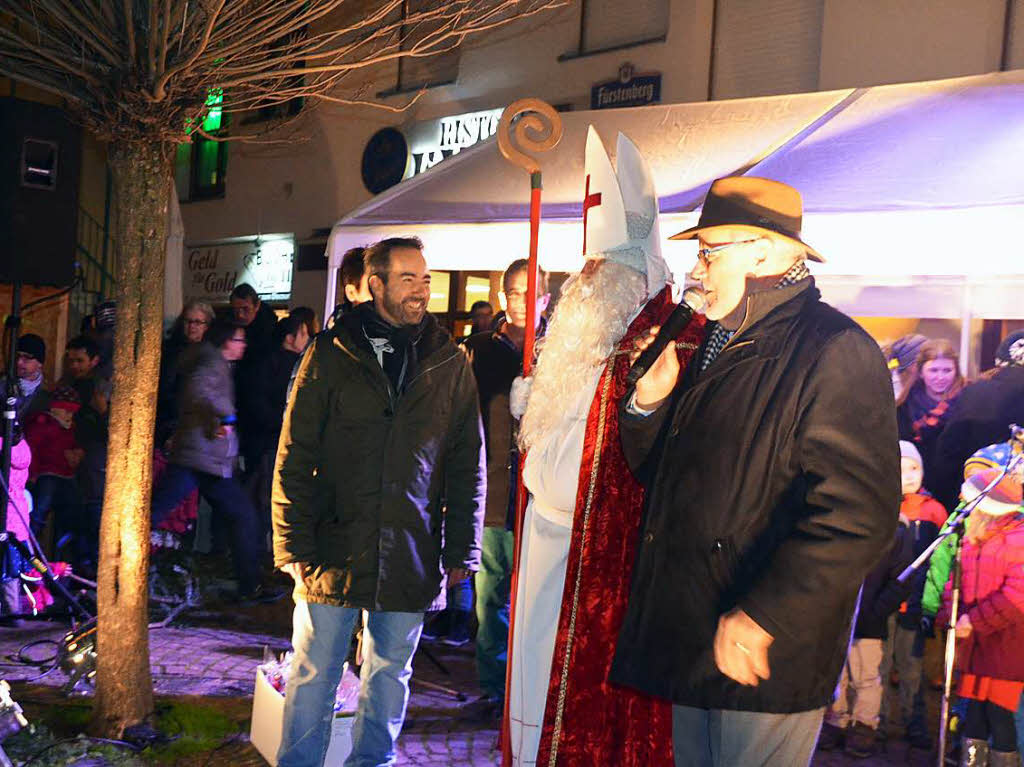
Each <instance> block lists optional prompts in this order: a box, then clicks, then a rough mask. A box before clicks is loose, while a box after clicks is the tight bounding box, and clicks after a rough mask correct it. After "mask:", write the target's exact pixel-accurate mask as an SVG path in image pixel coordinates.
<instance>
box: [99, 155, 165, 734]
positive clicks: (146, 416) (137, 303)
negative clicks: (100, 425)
mask: <svg viewBox="0 0 1024 767" xmlns="http://www.w3.org/2000/svg"><path fill="white" fill-rule="evenodd" d="M172 150H173V145H171V144H169V143H167V142H166V141H163V140H159V139H157V140H154V141H151V142H149V143H144V142H137V143H135V142H133V143H127V142H125V143H122V144H119V145H113V144H112V145H111V147H110V155H109V162H110V168H111V173H112V175H113V180H114V212H115V225H114V227H115V228H114V246H115V247H116V248H117V293H116V297H117V331H116V336H115V340H114V380H113V396H112V397H111V408H110V442H109V448H108V457H107V483H106V491H105V493H104V497H103V521H102V524H101V525H100V561H99V595H98V607H99V623H98V631H97V651H98V652H97V660H96V707H95V711H94V715H93V726H94V729H95V730H96V731H98V732H102V733H103V734H105V735H107V736H112V737H120V735H121V733H122V732H123V731H124V729H125V727H128V726H130V725H133V724H137V723H139V722H142V721H143V720H145V719H146V718H147V717H148V716H149V715H150V714H151V713H152V711H153V688H152V680H151V677H150V670H149V630H148V628H147V624H148V621H149V611H148V603H147V590H148V589H147V585H148V584H147V580H148V569H149V509H150V495H151V485H152V468H153V425H154V420H155V417H156V393H157V384H158V382H159V377H160V376H159V372H160V338H161V322H162V315H163V294H164V284H163V283H164V260H165V255H166V247H167V245H166V242H167V209H168V204H169V199H168V198H169V190H170V173H171V164H170V158H171V152H172Z"/></svg>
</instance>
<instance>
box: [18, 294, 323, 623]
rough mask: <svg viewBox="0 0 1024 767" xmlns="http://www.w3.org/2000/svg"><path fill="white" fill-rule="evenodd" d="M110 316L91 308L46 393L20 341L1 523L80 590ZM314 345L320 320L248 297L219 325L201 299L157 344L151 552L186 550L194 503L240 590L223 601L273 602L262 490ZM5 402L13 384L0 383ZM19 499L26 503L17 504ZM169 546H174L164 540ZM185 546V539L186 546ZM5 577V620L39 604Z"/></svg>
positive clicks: (32, 356)
mask: <svg viewBox="0 0 1024 767" xmlns="http://www.w3.org/2000/svg"><path fill="white" fill-rule="evenodd" d="M116 318H117V313H116V306H115V305H114V303H113V302H103V303H101V304H99V305H98V306H97V307H96V309H95V311H94V312H93V314H91V315H90V316H89V317H87V318H86V319H85V320H84V321H83V322H82V333H81V335H79V336H77V337H75V338H73V339H71V340H70V341H69V342H68V343H67V345H66V347H65V349H64V359H63V375H62V376H61V377H60V379H59V380H57V381H52V382H51V381H47V380H46V379H45V375H44V366H45V364H46V360H47V353H48V350H47V348H46V344H45V342H44V340H43V339H42V338H41V337H40V336H39V335H36V334H33V333H26V334H24V335H22V336H20V338H19V339H18V342H17V362H16V370H17V373H16V376H17V382H16V383H17V390H16V392H15V398H16V403H17V404H16V416H17V417H16V424H17V432H16V436H17V438H18V439H17V444H16V445H15V446H14V460H13V461H12V480H13V484H14V485H16V486H17V487H16V489H15V488H14V487H12V489H13V490H15V491H14V492H12V497H13V498H14V501H13V502H12V503H11V505H10V506H9V512H8V525H9V529H10V530H11V531H12V532H14V534H15V536H16V537H17V538H19V540H23V541H28V540H29V538H30V537H34V538H35V544H34V545H38V546H40V547H41V549H42V550H43V552H44V553H45V554H46V555H47V556H48V557H49V558H50V559H51V560H55V561H62V562H66V563H67V564H69V565H70V567H71V568H72V571H73V572H75V573H76V574H77V575H79V576H80V577H82V578H85V579H86V580H90V579H93V578H95V573H96V566H97V558H98V548H99V527H100V516H101V513H102V506H103V491H104V485H105V472H106V458H107V429H108V420H109V409H110V403H111V400H112V398H114V397H115V396H116V393H115V392H113V390H112V385H111V379H112V374H113V337H114V329H115V327H116ZM316 333H317V327H316V319H315V313H314V312H313V310H312V309H309V308H306V307H298V308H295V309H293V310H292V311H291V312H290V313H289V314H288V315H287V316H284V317H282V318H280V319H278V317H277V316H276V313H275V312H274V311H273V309H271V308H270V307H269V306H268V305H266V304H264V303H263V302H262V301H261V300H260V298H259V296H258V295H257V294H256V291H255V290H254V289H253V288H252V286H250V285H248V284H244V283H243V284H240V285H238V286H237V287H236V288H235V289H234V291H233V292H232V294H231V298H230V312H229V313H225V314H224V316H218V315H217V314H216V313H215V311H214V309H213V307H212V306H210V305H209V304H208V303H206V302H203V301H193V302H190V303H189V304H188V305H186V306H185V308H184V310H183V311H182V312H181V314H180V315H179V316H178V317H177V319H176V320H175V322H174V323H173V325H172V327H171V328H170V330H169V332H168V334H167V338H166V340H165V341H164V343H163V348H162V357H161V366H160V381H159V389H158V396H157V407H156V410H157V412H156V423H155V430H154V444H155V450H154V456H153V460H154V488H153V495H152V523H153V530H154V533H155V534H154V544H155V545H157V546H158V547H166V546H168V545H170V546H174V547H178V546H180V545H182V542H181V538H180V537H181V536H182V535H185V534H191V533H194V532H195V526H196V518H197V513H198V508H199V503H198V502H199V498H200V497H201V498H204V499H205V500H206V501H207V503H208V504H209V506H210V509H211V515H212V520H211V521H212V527H213V532H214V534H213V539H214V546H215V547H219V546H220V545H221V542H222V541H227V544H228V548H230V557H231V562H232V565H233V568H234V573H235V578H236V580H237V584H238V585H237V591H236V592H233V593H230V596H233V597H237V598H240V599H242V600H247V599H248V600H261V601H262V600H268V599H273V598H276V597H278V596H281V595H282V592H281V591H280V590H279V589H274V588H272V587H271V586H269V585H268V584H269V580H268V577H269V575H270V572H271V567H270V537H269V534H270V492H271V488H270V486H271V477H272V473H273V462H274V456H275V454H276V451H277V439H278V435H279V433H280V425H281V419H282V416H283V413H284V407H285V400H286V397H287V391H288V385H289V381H290V379H291V375H292V371H293V370H294V368H295V365H296V363H297V361H298V359H299V357H300V355H301V354H302V352H303V351H304V350H305V348H306V346H307V345H308V343H309V341H310V339H311V338H312V337H313V336H314V335H315V334H316ZM0 389H2V390H3V391H2V392H0V394H3V395H4V396H5V397H6V393H7V391H8V386H7V383H6V381H5V380H4V381H0ZM26 491H27V492H26ZM168 534H170V535H168ZM189 542H190V543H191V541H189ZM11 556H12V557H14V558H15V559H16V561H12V562H8V563H7V564H6V566H5V579H4V584H5V588H6V589H7V593H9V597H10V598H9V599H8V600H7V601H6V602H5V604H4V610H3V612H4V613H17V612H21V611H23V610H24V609H26V608H32V607H38V606H39V605H36V604H33V603H29V604H27V605H26V603H25V602H24V601H23V600H21V599H20V598H19V594H20V593H22V592H24V593H28V591H29V590H28V589H26V588H24V586H23V584H22V583H21V580H20V579H19V578H18V577H17V575H18V573H29V572H31V570H32V567H31V565H30V563H29V562H27V561H22V560H23V558H21V557H20V556H19V555H17V554H12V555H11Z"/></svg>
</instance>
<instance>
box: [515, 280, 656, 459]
mask: <svg viewBox="0 0 1024 767" xmlns="http://www.w3.org/2000/svg"><path fill="white" fill-rule="evenodd" d="M646 297H647V286H646V281H645V279H644V276H643V275H642V274H640V273H639V272H637V271H635V270H633V269H630V268H629V267H628V266H623V265H622V264H617V263H614V262H611V261H605V262H604V263H602V264H601V265H600V266H599V267H598V268H597V270H596V271H594V272H593V273H592V274H591V275H590V276H589V277H583V276H582V275H575V276H573V277H572V278H570V279H569V280H568V281H567V282H566V283H565V284H564V285H563V286H562V292H561V296H560V297H559V299H558V305H557V306H556V307H555V311H554V314H553V315H552V318H551V323H550V324H549V325H548V330H547V333H546V334H545V335H544V337H543V338H542V339H541V340H540V341H539V342H538V348H539V349H540V356H539V357H538V359H537V366H536V368H535V369H534V373H533V386H532V388H531V389H530V398H529V400H528V402H527V404H526V412H525V413H524V414H523V420H522V423H521V425H520V429H519V446H520V447H521V448H522V449H523V450H528V449H529V448H530V447H531V446H533V445H536V444H538V443H540V442H541V441H543V440H544V439H546V438H548V437H549V436H550V435H552V434H554V433H556V432H559V431H564V430H565V428H566V427H567V426H568V425H569V424H570V423H571V422H572V420H573V419H574V418H575V413H576V406H577V404H578V399H579V397H580V395H581V394H582V393H583V392H584V390H585V389H586V388H587V387H588V386H589V384H590V383H591V381H592V380H593V378H594V374H595V372H596V369H597V368H599V367H600V366H602V365H603V364H604V362H605V360H607V359H608V356H609V355H610V354H611V353H612V352H613V351H614V350H615V347H616V345H617V344H618V343H619V341H620V340H621V339H622V337H623V336H624V335H625V333H626V330H627V329H628V328H629V323H630V320H631V319H632V317H633V314H634V313H635V312H636V310H637V309H638V308H639V307H640V305H641V303H642V302H643V301H644V300H645V299H646ZM587 404H588V407H589V403H587Z"/></svg>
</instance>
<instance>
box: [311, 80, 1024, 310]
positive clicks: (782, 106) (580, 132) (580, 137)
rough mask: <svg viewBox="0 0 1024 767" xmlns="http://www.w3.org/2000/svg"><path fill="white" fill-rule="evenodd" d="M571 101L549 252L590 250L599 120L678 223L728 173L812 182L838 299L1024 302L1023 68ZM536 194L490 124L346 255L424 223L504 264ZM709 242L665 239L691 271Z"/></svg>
mask: <svg viewBox="0 0 1024 767" xmlns="http://www.w3.org/2000/svg"><path fill="white" fill-rule="evenodd" d="M562 118H563V121H564V126H565V134H564V137H563V139H562V142H561V144H560V145H559V146H558V147H557V149H555V150H554V151H552V152H549V153H548V154H547V155H545V156H544V157H543V158H542V160H541V162H542V165H543V169H544V225H543V226H542V230H541V263H542V265H544V266H545V267H546V268H549V269H552V270H572V269H576V268H578V267H579V265H580V256H579V253H580V251H581V241H582V228H581V226H580V217H581V212H582V205H581V199H582V189H583V180H584V179H583V149H584V143H585V138H586V129H587V125H589V124H593V125H594V126H595V127H596V128H597V130H598V132H599V133H600V134H601V136H602V138H603V139H604V141H605V144H606V146H608V147H610V148H613V147H614V145H615V134H616V132H617V131H622V132H623V133H626V134H627V135H628V136H629V137H630V138H631V139H633V141H634V142H635V143H636V144H637V145H638V146H639V147H640V149H641V151H642V152H643V153H644V154H645V156H646V157H647V158H648V161H649V163H650V165H651V167H652V169H653V172H654V176H655V183H656V185H657V189H658V192H659V195H660V206H661V211H662V223H661V231H662V234H663V235H664V236H666V237H667V236H669V235H670V234H672V233H674V232H675V231H678V230H680V229H683V228H685V227H687V226H689V225H691V223H692V222H693V221H694V220H695V219H696V217H697V211H698V208H699V205H700V202H701V200H702V199H703V196H704V193H705V191H706V190H707V187H708V186H709V185H710V183H711V181H713V180H714V179H715V178H718V177H720V176H725V175H731V174H746V175H753V176H765V177H768V178H774V179H777V180H780V181H785V182H786V183H789V184H792V185H793V186H795V187H796V188H798V189H799V190H800V191H801V192H802V193H803V196H804V204H805V221H804V235H805V237H806V239H807V241H808V242H811V243H813V244H814V245H815V247H816V248H817V249H818V250H819V251H821V252H822V253H823V254H824V255H825V256H826V258H828V263H827V264H824V265H821V266H816V268H815V270H814V271H815V273H816V274H818V275H820V279H819V282H820V283H821V285H822V287H823V291H824V292H825V294H826V297H827V298H828V299H829V300H830V301H831V302H832V303H834V304H836V305H838V306H841V307H842V308H844V309H846V310H847V311H851V312H854V313H859V314H877V315H883V316H930V317H961V316H964V315H966V314H969V315H972V316H976V317H982V316H990V317H1002V318H1009V317H1020V316H1024V302H1021V301H1015V300H1013V298H1012V294H1013V293H1016V295H1017V296H1019V295H1020V291H1019V289H1018V290H1007V289H1006V281H1007V279H1014V278H1016V279H1021V278H1022V275H1021V274H1020V273H1021V272H1024V269H1022V268H1021V266H1022V264H1024V243H1021V242H1019V241H1017V240H1016V239H1012V238H1008V237H1007V234H1008V232H1010V231H1013V230H1015V229H1016V228H1017V227H1018V226H1019V222H1020V221H1024V71H1022V70H1018V71H1013V72H1001V73H994V74H988V75H980V76H974V77H964V78H956V79H951V80H941V81H935V82H925V83H910V84H903V85H888V86H877V87H872V88H863V89H854V90H843V91H831V92H825V93H810V94H800V95H792V96H773V97H765V98H752V99H738V100H731V101H715V102H702V103H695V104H677V105H667V106H652V107H638V108H632V109H617V110H604V111H594V112H569V113H565V114H563V115H562ZM528 195H529V182H528V178H527V176H526V174H525V173H524V172H523V171H522V170H520V169H518V168H515V167H513V166H511V165H509V164H508V163H507V162H506V161H505V160H504V159H502V157H501V156H500V154H499V153H498V149H497V144H496V142H495V141H494V139H490V140H488V141H487V142H484V143H482V144H478V145H477V146H474V147H472V148H471V149H468V150H464V151H463V152H461V153H460V154H458V155H457V156H455V157H452V158H450V159H448V160H446V161H445V162H443V163H442V164H440V165H438V166H436V167H434V168H432V169H430V170H429V171H427V172H426V173H424V174H422V175H419V176H415V177H413V178H412V179H409V180H407V181H404V182H402V183H401V184H399V185H397V186H395V187H393V188H392V189H390V190H388V191H386V192H384V193H383V194H380V195H378V196H377V197H375V198H373V199H372V200H370V201H369V202H367V203H366V204H364V205H362V206H360V207H359V208H357V209H355V210H354V211H352V212H351V213H350V214H348V215H347V216H345V217H344V218H342V219H341V220H340V221H339V222H338V223H337V224H336V225H335V227H334V230H333V231H332V234H331V240H330V243H329V245H328V257H329V258H330V263H331V266H332V268H336V267H337V265H338V264H339V263H340V259H341V256H342V254H343V253H344V252H345V250H346V249H348V248H349V247H352V246H353V245H358V244H365V243H367V242H370V241H373V240H374V239H378V238H380V237H385V236H391V235H396V234H399V233H412V234H417V235H419V236H420V237H421V238H422V239H423V240H424V243H425V246H426V253H427V257H428V262H429V263H430V264H431V266H432V267H433V268H438V269H495V270H497V269H502V268H504V266H505V265H507V264H508V263H509V262H510V261H512V260H513V259H514V258H517V257H520V256H522V255H523V252H524V250H525V248H526V243H527V226H526V223H525V222H526V221H527V215H528V210H527V201H528ZM1008 225H1009V226H1008ZM1014 225H1015V226H1014ZM693 248H694V246H693V244H692V243H679V242H666V243H665V248H664V249H665V254H666V257H667V258H668V259H669V260H670V263H672V265H673V268H674V269H675V270H676V272H677V275H678V274H679V272H681V271H685V270H686V268H688V267H689V266H690V265H692V262H693ZM1014 275H1016V277H1013V276H1014ZM333 282H334V281H333V280H331V281H330V283H329V284H333ZM894 287H898V288H899V290H898V291H893V290H892V288H894ZM968 288H969V289H968ZM328 300H329V303H330V304H331V305H332V306H333V296H328ZM1018 304H1019V305H1018Z"/></svg>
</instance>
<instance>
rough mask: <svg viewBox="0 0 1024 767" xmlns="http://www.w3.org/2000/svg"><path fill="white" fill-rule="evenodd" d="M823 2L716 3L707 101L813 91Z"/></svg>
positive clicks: (720, 0)
mask: <svg viewBox="0 0 1024 767" xmlns="http://www.w3.org/2000/svg"><path fill="white" fill-rule="evenodd" d="M824 14H825V3H824V0H718V2H717V4H716V6H715V39H714V57H713V60H712V73H711V98H713V99H732V98H746V97H750V96H775V95H778V94H782V93H807V92H810V91H815V90H817V89H818V73H819V70H820V67H821V30H822V24H823V22H824Z"/></svg>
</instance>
